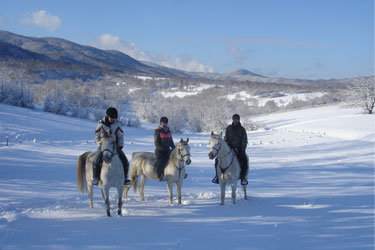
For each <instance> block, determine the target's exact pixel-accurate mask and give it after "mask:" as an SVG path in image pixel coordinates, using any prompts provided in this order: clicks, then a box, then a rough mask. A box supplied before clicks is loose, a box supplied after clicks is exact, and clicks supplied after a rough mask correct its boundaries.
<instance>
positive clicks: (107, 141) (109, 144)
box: [100, 129, 116, 164]
mask: <svg viewBox="0 0 375 250" xmlns="http://www.w3.org/2000/svg"><path fill="white" fill-rule="evenodd" d="M115 144H116V143H115V138H114V136H113V133H112V130H111V129H108V130H107V131H106V130H104V129H103V130H102V133H101V146H100V149H101V151H102V152H103V160H104V162H105V163H107V164H109V163H110V162H111V160H112V157H113V155H114V154H115V146H116V145H115Z"/></svg>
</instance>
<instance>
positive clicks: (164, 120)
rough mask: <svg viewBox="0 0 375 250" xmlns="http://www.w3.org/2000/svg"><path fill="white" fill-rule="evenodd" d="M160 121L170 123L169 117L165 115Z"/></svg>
mask: <svg viewBox="0 0 375 250" xmlns="http://www.w3.org/2000/svg"><path fill="white" fill-rule="evenodd" d="M160 123H168V118H167V117H165V116H163V117H162V118H160Z"/></svg>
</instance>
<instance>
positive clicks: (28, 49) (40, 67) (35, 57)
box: [0, 30, 373, 87]
mask: <svg viewBox="0 0 375 250" xmlns="http://www.w3.org/2000/svg"><path fill="white" fill-rule="evenodd" d="M0 63H1V64H2V65H3V67H8V68H9V69H11V70H14V71H15V70H20V69H22V70H24V71H25V72H26V73H28V74H29V75H30V76H31V77H32V79H33V81H34V82H42V81H45V80H47V79H64V78H68V79H81V80H84V81H85V80H97V79H101V78H103V77H104V76H108V75H110V76H112V77H116V76H119V77H121V76H123V75H130V76H134V75H136V76H149V77H161V78H192V79H209V80H221V81H244V82H246V81H248V82H257V83H275V84H284V85H285V84H287V85H302V86H314V87H319V86H320V87H341V86H343V85H345V84H348V83H350V82H351V81H352V80H353V79H360V78H368V77H373V76H368V77H357V78H349V79H330V80H308V79H293V78H292V79H288V78H276V77H266V76H263V75H260V74H257V73H254V72H251V71H249V70H247V69H237V70H234V71H232V72H229V73H225V74H219V73H205V72H187V71H183V70H177V69H173V68H168V67H163V66H161V65H158V64H155V63H151V62H143V61H138V60H136V59H134V58H132V57H130V56H128V55H126V54H124V53H122V52H120V51H116V50H101V49H97V48H94V47H91V46H85V45H80V44H77V43H74V42H71V41H68V40H65V39H61V38H54V37H45V38H35V37H27V36H22V35H17V34H14V33H11V32H8V31H2V30H0Z"/></svg>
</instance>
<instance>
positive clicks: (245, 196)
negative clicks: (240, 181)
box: [242, 185, 247, 200]
mask: <svg viewBox="0 0 375 250" xmlns="http://www.w3.org/2000/svg"><path fill="white" fill-rule="evenodd" d="M242 190H243V196H244V197H243V198H244V199H245V200H247V194H246V185H242Z"/></svg>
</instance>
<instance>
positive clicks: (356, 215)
mask: <svg viewBox="0 0 375 250" xmlns="http://www.w3.org/2000/svg"><path fill="white" fill-rule="evenodd" d="M254 120H256V121H259V122H263V123H265V124H266V127H267V128H268V129H266V130H265V131H261V132H253V133H249V146H248V150H247V152H248V154H249V155H250V164H251V173H250V176H249V185H248V194H249V196H250V199H249V200H248V201H245V200H243V198H242V192H241V191H240V190H239V191H238V196H237V197H238V202H237V204H236V205H233V204H231V202H230V200H231V199H230V197H229V193H230V191H229V189H228V190H227V198H226V204H225V205H224V206H220V205H219V186H217V185H214V184H212V183H211V179H212V177H213V175H214V169H213V161H210V160H209V159H208V157H207V153H208V147H207V144H208V139H209V135H208V134H189V135H174V140H175V141H176V142H177V140H179V139H180V138H181V137H184V138H186V137H187V136H188V137H189V138H190V141H191V154H192V164H191V165H190V166H188V167H187V171H188V173H189V177H188V178H187V179H186V180H185V182H184V185H183V189H182V192H183V194H182V199H183V204H182V205H180V206H179V205H177V204H176V202H175V203H174V204H173V205H169V204H168V195H167V191H166V187H165V183H159V182H155V181H149V182H148V183H147V185H146V189H145V195H146V201H145V202H140V201H139V196H138V194H133V193H132V192H130V193H129V194H130V198H129V199H128V200H126V201H125V202H124V206H123V208H124V209H123V216H121V217H120V216H113V217H111V218H107V217H106V216H105V211H104V203H103V199H102V197H101V194H100V191H99V189H98V188H96V189H95V197H94V208H93V209H90V208H89V204H88V198H87V196H86V195H84V194H81V193H79V192H78V191H77V189H76V160H77V156H78V155H80V154H81V153H82V152H85V151H89V150H95V144H94V141H93V135H94V129H95V126H96V124H95V122H91V121H86V120H80V119H74V118H69V117H63V116H57V115H53V114H48V113H43V112H37V111H32V110H27V109H20V108H16V107H11V106H6V105H0V140H1V145H0V248H1V249H81V248H82V249H92V248H95V249H374V149H375V148H374V146H375V145H374V143H375V128H374V124H375V116H370V115H365V114H361V110H359V109H340V108H338V107H335V106H332V107H324V108H317V109H306V110H300V111H294V112H287V113H280V114H276V115H275V114H274V115H269V116H263V117H257V118H254ZM171 122H173V121H171ZM155 126H156V125H155ZM6 137H8V138H9V146H5V140H6ZM125 141H126V145H125V153H126V154H127V155H128V157H129V158H130V157H131V153H132V152H134V151H153V149H154V146H153V130H152V129H149V128H139V129H134V128H125ZM115 197H116V192H115V190H114V189H113V190H112V191H111V205H112V209H113V211H112V214H115V204H114V203H115Z"/></svg>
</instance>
